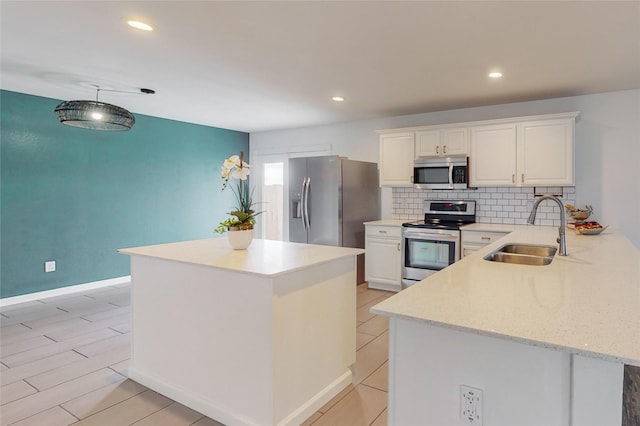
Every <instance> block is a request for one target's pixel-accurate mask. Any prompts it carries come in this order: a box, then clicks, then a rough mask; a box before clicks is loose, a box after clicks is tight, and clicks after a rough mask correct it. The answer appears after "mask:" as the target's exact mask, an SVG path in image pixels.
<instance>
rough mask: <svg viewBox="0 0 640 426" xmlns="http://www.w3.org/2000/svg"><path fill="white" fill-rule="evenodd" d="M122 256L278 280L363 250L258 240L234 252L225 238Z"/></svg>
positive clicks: (155, 247)
mask: <svg viewBox="0 0 640 426" xmlns="http://www.w3.org/2000/svg"><path fill="white" fill-rule="evenodd" d="M118 252H119V253H122V254H127V255H131V256H146V257H153V258H157V259H164V260H170V261H176V262H182V263H190V264H195V265H201V266H208V267H212V268H218V269H225V270H231V271H236V272H242V273H247V274H252V275H261V276H266V277H275V276H278V275H282V274H285V273H290V272H293V271H297V270H301V269H305V268H308V267H310V266H314V265H320V264H323V263H326V262H330V261H333V260H336V259H341V258H344V257H349V256H356V255H358V254H361V253H364V250H363V249H355V248H346V247H333V246H321V245H314V244H301V243H290V242H287V241H273V240H261V239H254V240H253V242H252V243H251V245H250V246H249V247H248V248H247V249H246V250H233V249H232V248H231V247H230V246H229V243H228V242H227V239H226V238H225V237H221V238H209V239H204V240H193V241H183V242H177V243H168V244H157V245H151V246H143V247H133V248H124V249H119V250H118Z"/></svg>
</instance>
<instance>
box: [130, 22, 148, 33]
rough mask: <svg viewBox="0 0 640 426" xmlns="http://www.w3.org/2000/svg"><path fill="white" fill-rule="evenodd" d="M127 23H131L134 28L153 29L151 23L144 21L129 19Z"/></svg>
mask: <svg viewBox="0 0 640 426" xmlns="http://www.w3.org/2000/svg"><path fill="white" fill-rule="evenodd" d="M127 24H129V26H130V27H133V28H135V29H138V30H143V31H153V27H152V26H151V25H149V24H145V23H144V22H140V21H127Z"/></svg>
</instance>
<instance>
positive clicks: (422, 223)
mask: <svg viewBox="0 0 640 426" xmlns="http://www.w3.org/2000/svg"><path fill="white" fill-rule="evenodd" d="M473 222H475V221H473ZM473 222H466V221H459V220H457V221H443V220H438V219H434V220H417V221H415V222H407V223H403V224H402V226H404V227H405V228H426V229H460V227H461V226H462V225H466V224H468V223H473Z"/></svg>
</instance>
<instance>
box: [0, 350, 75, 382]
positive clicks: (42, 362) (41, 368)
mask: <svg viewBox="0 0 640 426" xmlns="http://www.w3.org/2000/svg"><path fill="white" fill-rule="evenodd" d="M82 359H86V358H85V357H84V356H82V355H80V354H79V353H77V352H73V351H71V350H68V351H65V352H60V353H58V354H55V355H51V356H49V357H46V358H42V359H39V360H37V361H33V362H30V363H28V364H22V365H19V366H17V367H13V368H8V369H6V370H3V372H2V375H0V385H2V386H4V385H6V384H9V383H13V382H17V381H19V380H23V379H26V378H29V377H31V376H35V375H37V374H41V373H44V372H47V371H50V370H53V369H55V368H58V367H61V366H63V365H68V364H71V363H73V362H76V361H79V360H82Z"/></svg>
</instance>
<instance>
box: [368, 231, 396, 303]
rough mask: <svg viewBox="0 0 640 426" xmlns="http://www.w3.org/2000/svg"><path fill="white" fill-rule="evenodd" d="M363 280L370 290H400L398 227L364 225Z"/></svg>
mask: <svg viewBox="0 0 640 426" xmlns="http://www.w3.org/2000/svg"><path fill="white" fill-rule="evenodd" d="M365 228H366V239H365V251H366V256H365V280H366V281H367V283H368V284H369V287H370V288H375V289H379V290H388V291H400V290H401V289H402V277H401V244H402V236H401V230H402V228H401V227H400V226H379V225H369V224H367V225H365Z"/></svg>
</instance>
